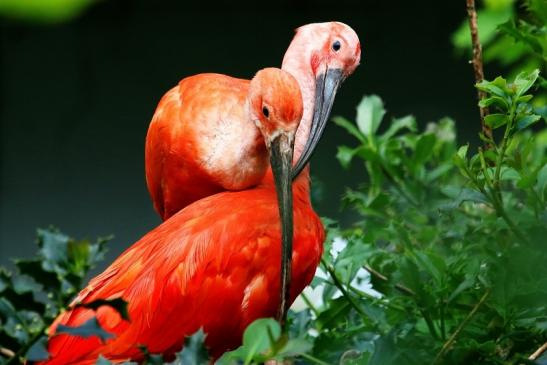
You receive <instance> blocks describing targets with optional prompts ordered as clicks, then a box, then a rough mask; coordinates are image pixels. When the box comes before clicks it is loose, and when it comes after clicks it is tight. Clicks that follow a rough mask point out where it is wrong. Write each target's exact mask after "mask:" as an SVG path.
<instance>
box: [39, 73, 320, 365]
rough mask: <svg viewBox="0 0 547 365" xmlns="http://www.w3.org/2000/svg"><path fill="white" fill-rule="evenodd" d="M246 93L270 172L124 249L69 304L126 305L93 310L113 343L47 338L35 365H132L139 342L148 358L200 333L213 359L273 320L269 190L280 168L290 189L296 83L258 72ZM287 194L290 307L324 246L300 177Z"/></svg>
mask: <svg viewBox="0 0 547 365" xmlns="http://www.w3.org/2000/svg"><path fill="white" fill-rule="evenodd" d="M249 94H250V98H249V110H250V114H251V115H252V117H251V120H254V121H256V123H257V125H258V127H259V130H260V131H261V132H262V134H263V136H264V141H265V143H266V146H267V148H268V149H269V150H270V151H271V161H272V168H273V170H274V173H273V174H272V173H267V174H266V176H265V178H264V179H263V181H262V182H261V183H260V184H259V185H258V186H257V187H255V188H253V189H249V190H244V191H239V192H222V193H219V194H216V195H212V196H209V197H207V198H204V199H201V200H199V201H197V202H195V203H193V204H191V205H189V206H187V207H186V208H184V209H182V210H181V211H180V212H178V213H177V214H175V215H174V216H172V217H171V218H170V219H168V220H167V221H165V222H163V223H162V224H161V225H160V226H158V227H157V228H156V229H154V230H152V231H151V232H150V233H148V234H146V235H145V236H144V237H143V238H142V239H141V240H139V241H138V242H136V243H135V244H134V245H133V246H131V247H130V248H129V249H128V250H127V251H125V252H124V253H123V254H122V255H121V256H120V257H119V258H118V259H116V260H115V261H114V263H113V264H112V265H111V266H110V267H109V268H107V269H106V270H105V271H104V272H103V273H102V274H100V275H99V276H97V277H95V278H94V279H92V280H91V281H90V283H89V285H88V286H87V287H86V288H85V289H84V290H83V291H82V292H80V294H79V296H78V297H77V298H76V299H75V301H74V303H78V302H80V303H88V302H90V301H93V300H96V299H99V298H102V299H108V298H115V297H122V298H124V299H125V300H127V301H128V302H129V306H128V311H129V315H130V317H131V321H130V322H127V321H125V320H122V319H121V318H120V316H119V315H118V314H117V313H116V312H114V311H113V310H112V309H111V308H110V307H101V308H100V309H99V310H98V311H97V312H96V316H97V319H98V321H99V323H100V324H101V326H102V327H103V328H104V329H105V330H107V331H109V332H112V333H114V334H116V337H115V338H113V339H110V340H108V341H107V342H106V343H104V344H103V343H101V342H100V341H99V340H98V339H97V338H88V339H84V338H81V337H75V336H70V335H66V334H59V335H57V336H53V337H51V338H50V340H49V344H48V350H49V352H50V354H51V359H50V360H48V361H46V362H44V363H43V365H44V364H48V365H54V364H77V365H83V364H92V363H94V361H95V360H96V358H97V356H98V355H99V354H102V355H103V356H105V357H106V358H108V359H110V360H111V361H114V362H122V361H125V360H128V359H131V360H136V361H139V360H141V359H142V357H143V355H142V352H141V351H140V350H139V348H138V345H139V344H144V345H146V346H147V348H148V349H149V351H151V352H152V353H163V354H165V355H171V354H173V353H174V352H175V351H177V350H179V349H180V348H181V347H182V345H183V343H184V338H185V337H186V336H188V335H190V334H192V333H194V332H195V331H197V330H198V329H199V328H203V330H204V331H205V333H206V334H207V337H206V344H207V346H208V347H209V349H210V354H211V356H212V357H213V358H217V357H219V356H220V355H221V354H222V353H223V352H225V351H226V350H229V349H232V348H235V347H237V346H238V345H239V344H240V342H241V335H242V333H243V331H244V329H245V328H246V326H247V325H248V324H249V323H250V322H252V321H253V320H255V319H257V318H259V317H267V316H274V315H275V314H276V310H277V307H278V304H279V288H280V280H279V275H280V265H279V262H280V253H281V245H280V241H281V229H280V219H279V212H278V203H277V201H276V186H275V185H277V182H278V181H279V180H280V178H279V175H283V173H280V172H281V171H284V172H285V175H286V176H285V177H283V176H282V177H281V180H284V181H286V182H287V184H286V185H285V186H284V187H281V189H280V190H283V188H287V187H288V188H289V189H290V186H291V185H290V184H289V182H290V176H289V174H290V164H291V161H292V150H293V148H292V147H293V146H292V143H291V141H293V138H294V135H295V132H296V128H297V125H298V122H299V121H300V119H301V116H302V97H301V93H300V89H299V87H298V84H297V81H296V80H295V79H294V78H293V77H292V76H290V75H289V74H288V73H286V72H283V71H281V70H278V69H267V70H265V71H262V72H259V73H258V74H257V75H256V77H255V78H254V79H253V80H252V81H251V85H250V88H249ZM304 141H305V139H302V138H301V139H300V141H298V140H297V141H296V142H295V143H296V144H298V143H300V144H302V143H304ZM299 147H300V148H302V147H303V146H299ZM234 148H238V146H234ZM280 165H281V166H280ZM274 176H275V179H274ZM274 182H275V184H274ZM292 192H293V194H294V197H295V199H294V226H295V233H294V253H293V256H292V264H293V268H294V269H293V271H292V285H291V293H290V294H291V295H290V301H291V302H292V301H293V300H294V299H295V298H296V296H297V295H298V294H299V293H300V292H301V291H302V290H303V289H304V287H305V286H306V285H307V284H309V282H310V281H311V279H312V277H313V275H314V272H315V269H316V267H317V265H318V263H319V260H320V257H321V253H322V250H323V246H322V244H323V240H324V232H323V227H322V225H321V222H320V220H319V218H318V217H317V215H316V214H315V212H314V211H313V209H312V207H311V204H310V199H309V182H308V176H307V171H306V172H305V173H303V174H302V175H301V176H299V177H298V178H297V179H296V180H295V182H294V184H293V185H292ZM280 200H282V199H280ZM282 209H283V207H282ZM93 315H94V314H93V312H92V311H91V310H88V309H84V308H81V307H80V308H73V309H71V310H69V311H67V312H66V313H64V314H62V315H60V316H59V317H58V318H57V320H56V322H55V323H54V325H53V326H52V328H51V329H50V332H51V333H52V334H53V333H54V332H55V328H56V326H57V325H59V324H63V325H69V326H76V325H81V324H82V323H84V322H85V321H87V320H89V319H90V318H91V317H92V316H93Z"/></svg>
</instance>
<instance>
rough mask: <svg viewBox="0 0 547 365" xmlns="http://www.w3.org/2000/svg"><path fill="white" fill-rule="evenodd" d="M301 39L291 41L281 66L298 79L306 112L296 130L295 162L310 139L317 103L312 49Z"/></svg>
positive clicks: (307, 168)
mask: <svg viewBox="0 0 547 365" xmlns="http://www.w3.org/2000/svg"><path fill="white" fill-rule="evenodd" d="M300 40H301V39H297V38H296V37H295V39H294V40H293V42H291V45H290V46H289V49H287V52H286V53H285V57H283V64H282V66H281V69H283V70H284V71H287V72H288V73H290V74H291V75H292V76H294V78H295V79H296V81H298V84H299V86H300V91H301V92H302V101H303V103H304V114H303V115H302V120H301V121H300V125H299V127H298V130H297V131H296V138H295V142H294V158H293V163H295V162H296V161H298V159H299V158H300V155H302V152H303V151H304V146H305V145H306V142H307V141H308V137H309V135H310V128H311V123H312V118H313V109H314V105H315V83H316V82H315V76H314V74H313V71H312V68H311V63H310V62H309V60H310V58H311V51H310V49H309V47H308V44H307V42H303V41H300ZM306 170H309V165H308V167H306Z"/></svg>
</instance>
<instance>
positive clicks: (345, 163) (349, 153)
mask: <svg viewBox="0 0 547 365" xmlns="http://www.w3.org/2000/svg"><path fill="white" fill-rule="evenodd" d="M355 152H356V151H355V149H353V148H349V147H347V146H338V152H337V153H336V158H337V159H338V161H339V162H340V165H342V167H343V168H345V169H347V168H349V166H350V164H351V160H352V159H353V156H354V155H355Z"/></svg>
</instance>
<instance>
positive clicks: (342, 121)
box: [332, 116, 365, 143]
mask: <svg viewBox="0 0 547 365" xmlns="http://www.w3.org/2000/svg"><path fill="white" fill-rule="evenodd" d="M332 121H333V122H334V123H335V124H336V125H338V126H339V127H342V128H344V129H345V130H346V131H347V132H349V134H351V135H352V136H354V137H355V138H357V139H358V140H359V141H360V142H361V143H364V142H365V136H363V134H362V133H361V132H359V130H358V129H357V127H356V126H355V124H353V123H352V122H350V121H349V120H347V119H346V118H344V117H339V116H336V117H334V118H332Z"/></svg>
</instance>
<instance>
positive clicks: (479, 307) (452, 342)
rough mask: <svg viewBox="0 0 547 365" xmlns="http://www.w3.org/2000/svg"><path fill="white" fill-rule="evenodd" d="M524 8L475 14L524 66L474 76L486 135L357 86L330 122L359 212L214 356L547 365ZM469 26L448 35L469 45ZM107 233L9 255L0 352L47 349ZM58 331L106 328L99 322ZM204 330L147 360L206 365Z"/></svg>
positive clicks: (509, 4)
mask: <svg viewBox="0 0 547 365" xmlns="http://www.w3.org/2000/svg"><path fill="white" fill-rule="evenodd" d="M523 4H524V8H523V9H522V11H517V10H516V9H517V8H516V3H515V1H514V0H485V1H484V9H482V10H481V11H480V12H479V26H480V27H481V29H480V33H481V39H482V41H483V42H484V43H485V44H486V48H485V57H486V60H494V59H495V60H497V61H499V62H500V63H502V64H504V65H512V66H513V67H514V69H518V70H522V69H525V70H526V71H527V72H520V73H518V74H516V73H515V75H516V76H515V77H511V79H512V82H508V81H507V80H506V79H504V78H502V77H498V78H496V79H494V80H493V81H483V82H481V83H479V84H478V85H476V87H477V88H479V89H480V90H483V91H484V92H485V93H486V94H487V96H486V98H484V99H483V100H481V101H480V105H481V106H483V107H488V108H489V109H490V111H491V114H490V115H488V116H487V117H486V118H485V123H486V124H488V125H489V126H490V127H492V129H493V130H494V137H493V138H492V139H490V138H487V137H486V136H484V135H482V134H481V135H480V137H481V140H482V141H483V143H484V145H483V146H482V147H478V148H473V147H472V146H469V145H463V146H458V144H457V141H456V125H455V123H454V122H453V121H452V120H451V119H449V118H443V119H441V120H439V121H437V122H436V123H429V124H428V125H427V126H426V127H425V129H424V130H421V131H420V130H419V128H418V123H417V122H416V120H415V118H414V117H413V116H404V117H401V118H395V117H392V118H390V120H389V121H388V119H387V118H386V110H385V108H384V104H383V102H382V100H381V99H380V98H379V97H378V96H374V95H372V96H366V97H364V98H363V100H362V102H361V103H360V104H359V106H358V107H357V116H356V120H355V122H352V121H350V120H348V119H345V118H343V117H336V118H334V122H335V123H336V124H337V125H338V126H340V127H341V128H344V129H345V130H346V131H347V132H348V133H349V134H350V135H351V136H353V137H354V138H355V142H356V145H354V146H352V147H349V146H341V147H340V148H339V150H338V154H337V157H338V160H339V161H340V164H341V165H342V166H343V167H344V168H351V167H352V165H353V167H355V166H356V165H358V166H360V167H361V168H364V169H365V170H366V172H367V175H368V180H367V181H366V182H365V183H364V184H362V185H361V186H359V187H358V188H357V189H349V190H348V191H347V192H346V194H345V196H344V198H343V204H344V206H345V207H346V208H347V209H351V210H352V211H353V212H355V219H354V223H353V224H352V226H351V227H349V228H341V227H339V225H338V224H337V223H336V222H335V221H332V220H329V219H324V223H325V226H326V228H327V240H326V243H325V245H326V246H325V253H324V256H323V258H322V262H321V267H320V269H319V270H318V271H317V274H316V277H315V278H314V280H313V282H312V285H311V288H308V289H306V291H305V292H304V293H303V294H302V296H301V297H300V298H299V300H300V301H301V304H300V308H296V307H293V310H292V311H291V312H290V313H289V322H288V326H287V331H282V329H281V328H280V326H279V324H278V323H277V322H275V321H274V320H273V319H259V320H257V321H255V322H254V323H252V324H251V325H250V326H249V327H248V328H247V330H246V331H245V334H244V337H243V344H242V346H241V347H240V348H238V349H236V350H234V351H232V352H229V353H227V354H225V355H224V356H223V357H222V358H221V359H220V360H219V361H218V363H219V364H223V365H231V364H254V363H262V362H264V361H266V360H270V359H274V360H277V361H282V360H288V361H290V362H293V363H296V364H304V363H311V364H321V365H326V364H343V365H350V364H351V365H357V364H358V365H380V364H381V365H389V364H463V363H465V364H514V363H518V364H545V363H547V355H546V354H544V355H543V356H542V357H541V358H539V359H537V360H530V359H529V356H530V354H531V353H533V352H534V351H535V350H536V349H537V348H538V347H540V346H541V345H542V344H544V343H545V342H546V341H547V265H545V263H546V262H547V250H546V249H545V244H546V241H545V237H546V236H547V129H546V128H544V120H545V118H546V114H547V108H546V107H545V89H546V85H547V84H546V82H545V79H543V78H542V77H541V75H540V72H539V71H538V70H536V69H533V68H535V67H537V68H541V67H545V61H546V53H545V52H546V50H547V42H546V36H547V29H546V27H545V20H546V18H547V6H546V5H545V2H544V1H542V0H525V1H524V2H523ZM0 10H1V9H0ZM500 23H502V24H501V25H498V24H500ZM464 26H465V27H462V28H460V30H459V31H458V32H457V33H456V35H455V37H454V42H455V44H456V45H457V46H458V47H460V48H462V49H463V48H465V47H467V42H468V37H469V35H468V33H467V24H464ZM509 45H511V47H509ZM532 93H533V94H535V95H536V96H535V97H534V96H533V95H532ZM477 124H478V123H477ZM478 129H479V128H478V126H477V130H478ZM105 242H106V239H98V240H96V241H95V242H89V241H85V240H81V241H77V240H74V239H72V238H69V237H68V236H66V235H64V234H62V233H60V232H59V231H58V230H55V229H48V230H38V246H39V252H38V255H37V256H36V257H35V258H33V259H29V260H16V261H15V266H16V268H17V274H10V273H9V272H8V271H7V270H5V269H2V270H0V362H2V361H3V363H5V364H7V363H23V362H24V361H25V360H30V361H33V360H39V359H44V358H46V357H47V356H48V353H47V349H46V332H45V331H46V328H47V327H48V326H49V325H50V324H51V322H52V320H53V319H54V318H55V317H56V316H57V315H58V314H59V313H61V312H62V311H63V310H65V308H66V307H67V306H68V305H69V303H70V301H71V300H72V298H73V297H74V296H75V294H76V293H77V292H78V290H79V288H81V286H82V284H83V280H84V278H85V276H86V274H87V273H88V271H89V269H90V268H92V267H93V266H94V265H95V264H96V263H97V262H98V261H99V260H101V259H102V257H103V255H104V251H105V247H104V245H105ZM73 305H75V306H83V307H86V308H89V309H92V310H96V309H97V308H99V307H100V306H103V305H107V306H111V307H112V308H114V309H115V310H117V311H118V312H119V313H120V315H121V316H122V317H123V318H125V319H128V318H129V316H128V311H127V303H125V302H124V301H123V300H122V299H120V298H116V299H112V300H97V301H95V302H92V303H86V304H79V303H73ZM57 332H58V333H69V334H74V335H79V336H84V337H86V336H98V337H100V338H101V339H102V340H103V341H106V340H108V339H109V338H111V337H112V336H113V334H111V333H108V332H106V331H104V330H103V329H102V328H101V327H100V325H99V323H98V321H97V319H96V318H92V319H91V320H89V321H88V322H86V323H84V324H83V325H81V326H79V327H74V328H71V327H64V326H60V327H59V328H58V329H57ZM205 336H206V335H205V334H204V333H203V332H202V331H199V332H197V333H196V334H194V335H193V336H191V337H189V338H187V339H186V343H185V347H184V350H183V351H181V352H180V353H178V354H176V357H175V359H174V360H173V361H172V362H165V361H164V359H163V358H162V356H161V355H160V354H151V353H149V352H148V351H147V349H146V348H144V347H143V348H141V350H142V352H143V355H144V361H143V363H145V364H173V365H174V364H177V365H178V364H183V363H184V364H188V363H190V364H205V363H207V362H208V356H207V353H206V351H205V349H204V347H203V343H204V340H205ZM12 355H15V356H12ZM170 360H171V359H170ZM97 364H102V365H107V364H111V363H110V361H109V360H107V359H104V358H102V357H100V358H99V359H98V360H97Z"/></svg>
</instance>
